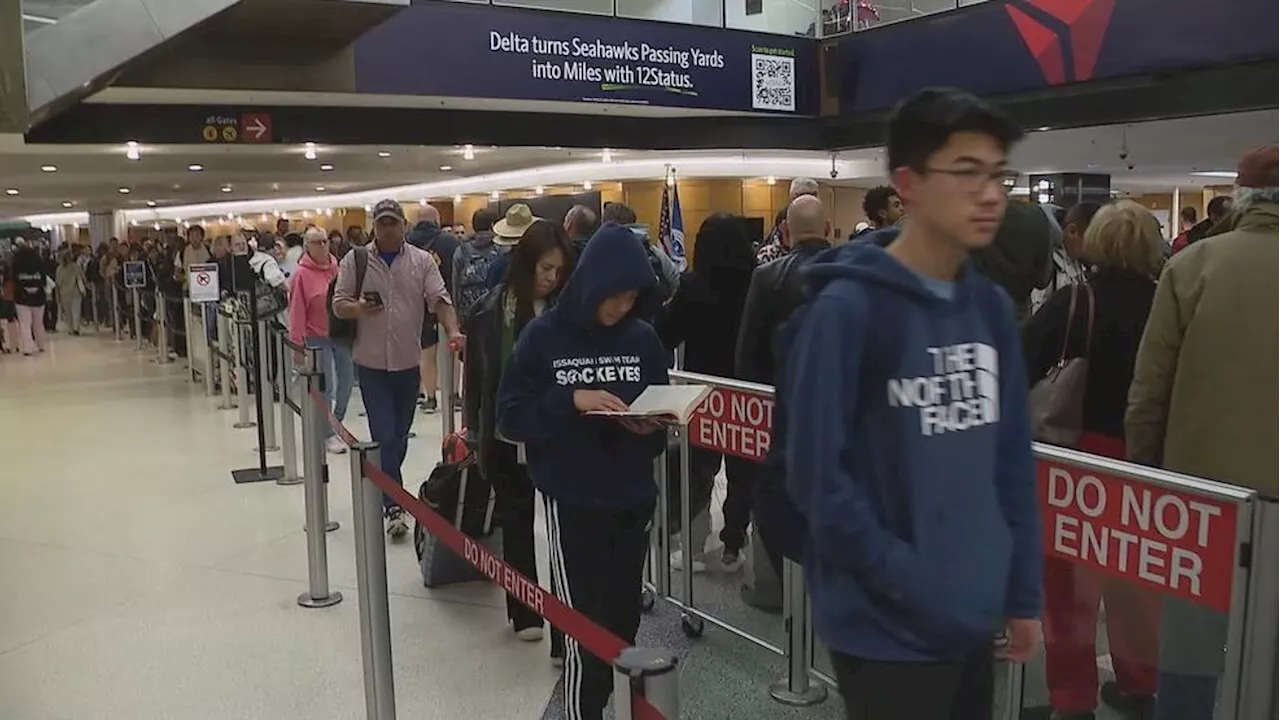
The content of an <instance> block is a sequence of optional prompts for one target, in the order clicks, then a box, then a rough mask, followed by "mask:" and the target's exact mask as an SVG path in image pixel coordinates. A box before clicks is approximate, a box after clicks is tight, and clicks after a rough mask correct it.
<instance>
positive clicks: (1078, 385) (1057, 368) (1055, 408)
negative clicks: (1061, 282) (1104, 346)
mask: <svg viewBox="0 0 1280 720" xmlns="http://www.w3.org/2000/svg"><path fill="white" fill-rule="evenodd" d="M1082 287H1083V288H1084V294H1085V296H1086V297H1088V302H1089V307H1088V316H1087V317H1088V319H1087V320H1086V322H1085V341H1084V355H1082V356H1081V357H1075V358H1071V359H1070V360H1068V359H1067V343H1068V341H1069V340H1070V339H1071V326H1072V325H1073V324H1074V320H1075V315H1076V300H1077V299H1078V296H1079V294H1080V288H1082ZM1093 311H1094V301H1093V288H1091V287H1089V283H1087V282H1084V283H1075V284H1073V285H1072V286H1071V309H1070V310H1068V311H1067V329H1066V332H1065V333H1064V334H1063V337H1062V352H1061V353H1060V354H1059V355H1058V362H1057V364H1056V365H1054V366H1053V367H1052V368H1050V369H1049V372H1047V373H1045V376H1044V377H1043V378H1041V379H1040V380H1039V381H1038V382H1036V384H1035V386H1034V387H1032V388H1031V392H1030V394H1029V395H1028V401H1029V403H1030V411H1031V433H1032V435H1033V436H1034V437H1035V439H1036V440H1039V441H1041V442H1046V443H1050V444H1052V445H1060V446H1063V447H1075V446H1076V444H1077V443H1078V442H1079V441H1080V435H1081V433H1082V432H1084V391H1085V384H1086V382H1087V381H1088V376H1089V351H1090V349H1091V347H1092V345H1093Z"/></svg>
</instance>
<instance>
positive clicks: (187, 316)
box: [181, 298, 213, 395]
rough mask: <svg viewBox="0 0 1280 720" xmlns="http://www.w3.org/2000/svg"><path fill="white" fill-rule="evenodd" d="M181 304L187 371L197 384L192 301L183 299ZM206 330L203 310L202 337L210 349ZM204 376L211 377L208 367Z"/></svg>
mask: <svg viewBox="0 0 1280 720" xmlns="http://www.w3.org/2000/svg"><path fill="white" fill-rule="evenodd" d="M181 302H182V331H183V332H182V340H183V342H184V343H185V344H186V348H187V370H189V371H190V372H191V382H196V372H197V370H196V354H195V353H194V352H192V349H193V348H192V345H191V343H192V340H191V301H190V300H189V299H187V298H182V301H181ZM196 307H200V308H203V307H204V305H203V303H202V304H200V305H197V306H196ZM204 328H205V324H204V311H203V310H201V311H200V337H202V338H204V339H205V347H206V348H208V347H209V336H208V335H207V334H205V331H204ZM208 355H209V354H208V353H205V357H208ZM204 374H205V376H206V377H207V376H209V375H210V373H209V369H208V368H207V367H206V368H205V371H204ZM209 394H210V395H212V394H213V393H209Z"/></svg>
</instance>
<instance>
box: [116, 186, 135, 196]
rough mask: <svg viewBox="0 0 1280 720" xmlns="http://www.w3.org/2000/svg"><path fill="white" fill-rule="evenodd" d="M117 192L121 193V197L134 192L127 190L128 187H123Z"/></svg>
mask: <svg viewBox="0 0 1280 720" xmlns="http://www.w3.org/2000/svg"><path fill="white" fill-rule="evenodd" d="M117 192H119V193H120V194H121V195H128V194H129V193H131V192H133V191H132V190H130V189H129V188H127V187H122V188H119V189H118V190H117Z"/></svg>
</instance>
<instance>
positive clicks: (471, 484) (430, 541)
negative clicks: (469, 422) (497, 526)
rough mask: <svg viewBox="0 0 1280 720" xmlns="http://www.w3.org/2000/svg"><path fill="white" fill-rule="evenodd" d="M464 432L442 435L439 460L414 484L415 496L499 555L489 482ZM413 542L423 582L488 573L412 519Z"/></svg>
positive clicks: (446, 581) (462, 579)
mask: <svg viewBox="0 0 1280 720" xmlns="http://www.w3.org/2000/svg"><path fill="white" fill-rule="evenodd" d="M465 436H466V431H465V430H462V431H459V432H457V433H454V434H451V435H449V436H448V437H446V438H445V439H444V443H443V447H442V448H441V453H440V454H441V462H440V464H439V465H437V466H436V468H435V469H434V470H432V472H431V476H430V477H429V478H427V480H426V482H424V483H422V486H421V487H420V488H419V489H418V499H419V500H422V502H423V503H425V504H426V505H427V506H428V507H430V508H431V509H433V510H435V511H436V512H438V513H440V514H441V515H443V516H444V517H446V518H448V519H450V520H451V521H452V522H453V526H454V527H456V528H459V529H460V530H462V531H463V532H464V533H466V534H467V535H469V536H471V538H473V539H474V540H475V541H476V542H478V543H480V544H482V545H484V546H485V547H486V548H487V549H488V550H489V551H490V552H493V553H494V554H496V555H500V554H501V550H500V547H501V542H500V536H499V535H498V532H497V531H495V530H494V527H493V509H494V494H493V486H492V485H490V484H489V483H488V482H486V481H485V479H484V477H483V476H482V475H481V474H480V469H479V466H478V465H477V463H476V458H475V453H474V452H472V451H471V449H470V448H469V447H468V446H467V444H466V441H465V440H464V439H463V438H464V437H465ZM413 548H414V550H415V551H416V553H417V555H418V567H419V569H420V570H421V571H422V584H423V585H425V586H426V587H429V588H435V587H443V586H445V585H454V584H457V583H464V582H475V581H480V580H487V579H488V578H486V577H485V576H484V575H483V574H482V573H481V572H480V571H479V570H477V569H476V568H475V567H473V566H472V565H471V564H470V563H468V562H467V561H466V560H464V559H463V558H461V557H459V556H458V555H457V554H456V553H454V552H453V550H451V549H450V548H449V547H448V546H447V545H445V544H444V543H442V542H440V540H439V539H438V538H436V537H435V536H434V535H432V534H431V533H430V532H427V529H426V528H425V527H423V526H422V524H421V523H419V522H417V521H415V522H414V524H413Z"/></svg>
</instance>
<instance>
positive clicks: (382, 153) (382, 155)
mask: <svg viewBox="0 0 1280 720" xmlns="http://www.w3.org/2000/svg"><path fill="white" fill-rule="evenodd" d="M378 157H380V158H389V157H391V153H389V152H387V151H386V150H379V151H378Z"/></svg>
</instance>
